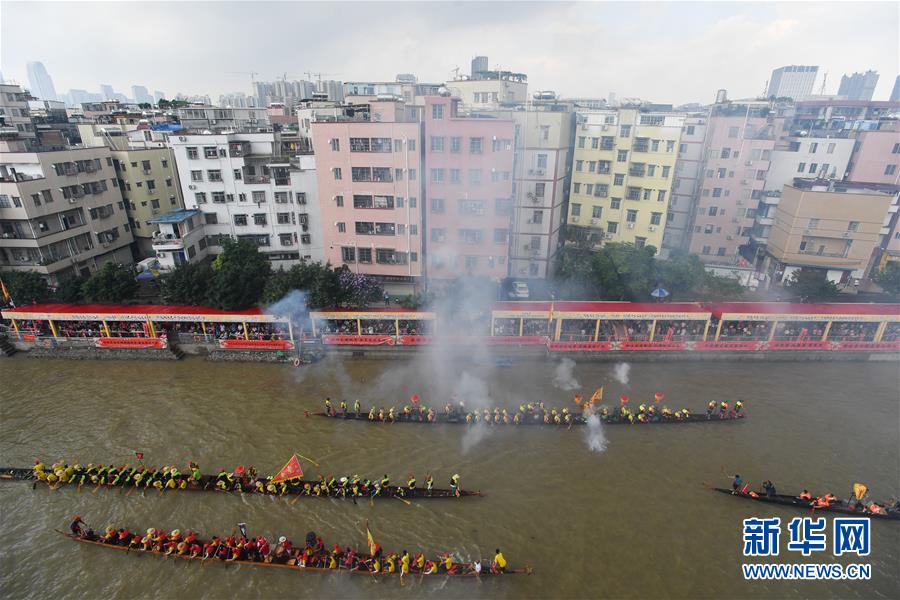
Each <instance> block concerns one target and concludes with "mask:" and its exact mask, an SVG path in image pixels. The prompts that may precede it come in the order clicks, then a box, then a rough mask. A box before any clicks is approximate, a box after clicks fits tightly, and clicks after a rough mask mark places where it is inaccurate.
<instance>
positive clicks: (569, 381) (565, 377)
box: [553, 358, 581, 392]
mask: <svg viewBox="0 0 900 600" xmlns="http://www.w3.org/2000/svg"><path fill="white" fill-rule="evenodd" d="M574 371H575V361H574V360H572V359H571V358H564V359H562V360H561V361H560V362H559V364H558V365H556V373H555V374H554V376H553V385H554V386H555V387H557V388H559V389H561V390H565V391H567V392H570V391H572V390H577V389H578V388H580V387H581V384H580V383H578V380H577V379H575V374H574Z"/></svg>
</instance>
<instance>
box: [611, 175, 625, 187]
mask: <svg viewBox="0 0 900 600" xmlns="http://www.w3.org/2000/svg"><path fill="white" fill-rule="evenodd" d="M613 185H625V174H624V173H616V174H615V175H613Z"/></svg>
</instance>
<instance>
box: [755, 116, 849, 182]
mask: <svg viewBox="0 0 900 600" xmlns="http://www.w3.org/2000/svg"><path fill="white" fill-rule="evenodd" d="M855 138H856V136H855V134H854V132H851V131H843V132H833V134H832V135H830V136H818V135H806V136H793V135H788V136H783V137H781V139H779V140H778V141H777V142H776V144H775V147H774V148H773V149H772V161H771V164H770V166H769V172H768V173H767V174H766V185H765V189H766V190H767V191H779V190H781V189H782V188H783V187H784V186H785V185H787V184H789V183H791V182H792V181H793V180H794V178H795V177H801V178H806V179H837V180H841V179H843V178H844V176H845V175H846V173H847V167H848V165H849V164H850V156H851V155H852V154H853V146H854V144H855V143H856V139H855Z"/></svg>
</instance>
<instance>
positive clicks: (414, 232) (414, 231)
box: [409, 223, 419, 235]
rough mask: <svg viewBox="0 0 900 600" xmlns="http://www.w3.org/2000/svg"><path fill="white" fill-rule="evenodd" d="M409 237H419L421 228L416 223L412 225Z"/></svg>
mask: <svg viewBox="0 0 900 600" xmlns="http://www.w3.org/2000/svg"><path fill="white" fill-rule="evenodd" d="M409 235H419V226H418V225H416V224H415V223H412V224H410V226H409Z"/></svg>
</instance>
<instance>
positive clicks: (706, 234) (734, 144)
mask: <svg viewBox="0 0 900 600" xmlns="http://www.w3.org/2000/svg"><path fill="white" fill-rule="evenodd" d="M774 130H775V126H774V124H773V118H772V115H771V112H770V107H769V104H768V103H766V102H752V101H751V102H725V103H721V104H717V105H715V106H713V108H712V109H711V111H710V116H709V121H708V124H707V131H706V143H705V152H706V155H705V159H704V161H703V165H702V168H701V178H700V183H699V186H698V191H699V194H698V196H697V198H696V203H695V207H694V215H693V222H692V228H693V230H692V231H691V240H690V245H689V250H690V252H691V253H692V254H697V255H698V256H699V257H700V260H702V261H703V262H704V263H709V264H716V265H736V264H737V265H739V264H742V260H741V253H740V250H741V247H742V246H743V245H745V244H747V242H748V241H749V236H750V231H751V229H752V227H753V219H754V217H755V215H756V208H757V204H758V203H759V200H760V199H761V198H762V197H763V194H764V188H765V184H766V176H767V174H768V172H769V166H770V161H771V158H772V149H773V148H774V147H775V131H774Z"/></svg>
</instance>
